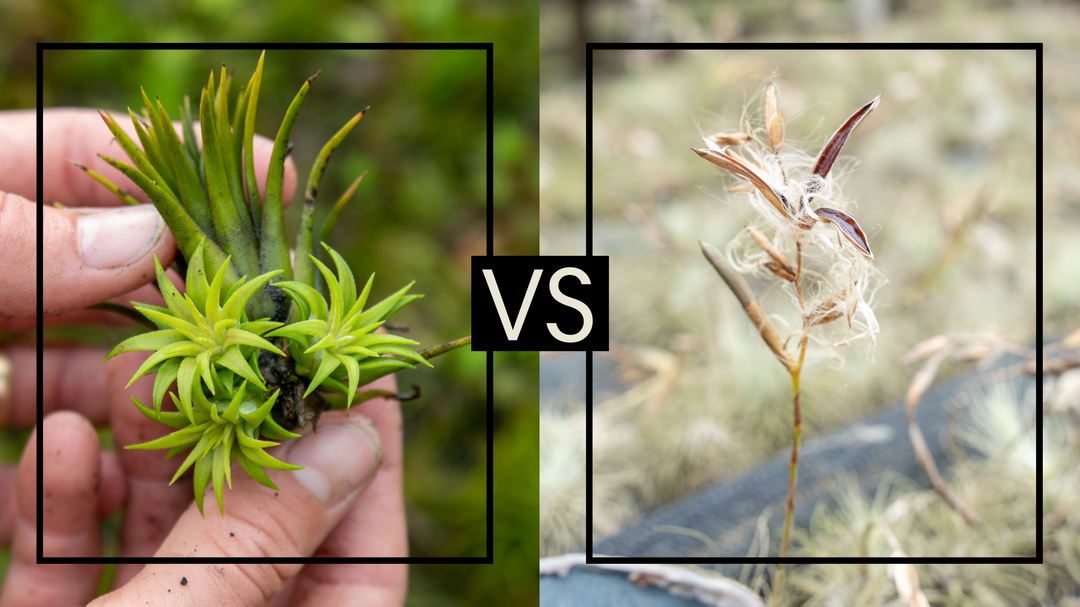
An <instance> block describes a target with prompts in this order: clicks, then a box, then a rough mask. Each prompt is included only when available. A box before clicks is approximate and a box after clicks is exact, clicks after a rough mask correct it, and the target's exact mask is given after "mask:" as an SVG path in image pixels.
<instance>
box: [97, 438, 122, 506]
mask: <svg viewBox="0 0 1080 607" xmlns="http://www.w3.org/2000/svg"><path fill="white" fill-rule="evenodd" d="M126 500H127V482H126V480H125V477H124V472H123V469H122V468H121V467H120V458H119V457H118V456H117V455H116V454H115V453H112V452H110V451H102V452H101V491H100V492H99V493H98V517H99V518H102V519H105V518H108V517H109V516H111V515H112V513H114V512H116V511H117V509H119V508H120V506H122V505H123V504H124V501H126Z"/></svg>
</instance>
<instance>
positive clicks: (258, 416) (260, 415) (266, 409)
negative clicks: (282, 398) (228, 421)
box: [240, 389, 281, 426]
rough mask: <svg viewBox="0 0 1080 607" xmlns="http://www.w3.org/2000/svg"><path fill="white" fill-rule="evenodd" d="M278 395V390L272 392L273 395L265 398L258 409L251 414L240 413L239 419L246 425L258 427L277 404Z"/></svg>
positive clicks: (279, 391) (279, 392)
mask: <svg viewBox="0 0 1080 607" xmlns="http://www.w3.org/2000/svg"><path fill="white" fill-rule="evenodd" d="M279 394H281V390H280V389H278V390H274V393H273V394H271V395H270V398H267V399H266V402H264V403H263V404H261V405H259V408H258V409H256V410H254V411H252V412H251V413H241V414H240V417H242V418H244V421H246V422H247V423H249V424H252V425H253V426H258V425H259V424H261V423H263V420H265V419H266V417H267V416H268V415H270V411H271V409H273V408H274V403H275V402H277V398H278V395H279Z"/></svg>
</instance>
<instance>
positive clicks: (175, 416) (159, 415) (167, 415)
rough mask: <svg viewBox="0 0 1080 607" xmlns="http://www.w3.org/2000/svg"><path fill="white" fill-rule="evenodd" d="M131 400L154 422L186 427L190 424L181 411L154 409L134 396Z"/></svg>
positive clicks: (174, 426)
mask: <svg viewBox="0 0 1080 607" xmlns="http://www.w3.org/2000/svg"><path fill="white" fill-rule="evenodd" d="M131 400H132V401H133V402H134V403H135V406H136V407H138V408H139V411H141V412H142V414H143V415H145V416H146V417H149V418H150V419H152V420H154V421H156V422H161V423H163V424H165V425H166V426H169V427H171V428H187V427H188V426H190V425H191V423H190V422H189V421H188V418H186V417H184V414H183V413H180V412H178V411H165V412H162V411H154V410H152V409H150V408H149V407H147V406H146V405H144V404H142V403H140V402H139V399H137V398H135V397H134V396H132V397H131Z"/></svg>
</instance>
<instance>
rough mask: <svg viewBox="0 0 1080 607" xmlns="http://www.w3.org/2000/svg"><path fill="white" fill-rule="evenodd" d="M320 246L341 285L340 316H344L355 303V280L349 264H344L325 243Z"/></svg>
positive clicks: (335, 252)
mask: <svg viewBox="0 0 1080 607" xmlns="http://www.w3.org/2000/svg"><path fill="white" fill-rule="evenodd" d="M322 246H323V248H324V249H326V251H327V252H328V253H330V257H332V258H333V260H334V268H335V269H336V270H337V278H338V284H340V285H341V315H342V316H345V314H346V311H347V310H349V309H351V308H352V307H353V305H354V304H355V303H356V279H355V278H353V274H352V270H350V269H349V264H347V263H345V260H344V259H342V257H341V255H338V252H337V251H335V250H333V249H331V248H330V247H329V246H328V245H327V244H326V243H325V242H324V243H323V245H322Z"/></svg>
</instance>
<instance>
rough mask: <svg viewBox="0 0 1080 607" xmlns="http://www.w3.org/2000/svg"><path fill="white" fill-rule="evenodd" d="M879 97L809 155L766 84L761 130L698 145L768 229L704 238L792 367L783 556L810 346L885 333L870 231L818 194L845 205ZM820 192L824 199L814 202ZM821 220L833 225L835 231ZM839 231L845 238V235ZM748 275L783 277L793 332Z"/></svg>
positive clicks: (769, 341)
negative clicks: (795, 141) (846, 170)
mask: <svg viewBox="0 0 1080 607" xmlns="http://www.w3.org/2000/svg"><path fill="white" fill-rule="evenodd" d="M879 99H880V97H879V98H875V99H874V100H872V101H870V102H869V103H867V104H866V105H864V106H863V107H861V108H860V109H859V110H858V111H856V112H855V113H854V114H853V115H852V116H851V117H850V118H848V120H847V121H846V122H845V123H844V124H843V125H842V126H841V127H840V128H839V129H838V130H837V131H836V133H834V134H833V135H832V137H831V138H830V139H829V141H828V142H827V143H826V144H825V147H824V148H823V149H822V151H821V153H820V154H818V155H817V156H816V157H810V156H808V155H806V154H804V153H802V152H800V151H798V150H795V149H792V148H791V147H790V146H785V145H784V143H783V140H784V113H783V112H782V111H779V109H778V103H777V93H776V87H775V85H774V84H773V83H772V82H770V83H769V84H768V85H767V87H766V90H765V111H764V121H765V124H764V128H763V129H760V130H759V131H758V132H755V130H754V129H752V128H751V127H750V125H749V120H745V122H746V129H745V131H744V132H738V133H717V134H714V135H710V136H707V137H704V138H703V139H704V140H705V143H706V145H707V148H706V149H695V150H694V152H696V153H697V154H698V155H699V156H700V157H702V158H704V159H705V160H708V161H709V162H711V163H713V164H715V165H717V166H719V167H721V168H723V169H724V170H726V171H727V172H728V173H730V174H731V175H733V176H734V177H736V178H738V179H739V180H740V181H741V182H742V183H741V184H740V185H738V186H736V187H735V188H733V189H732V191H733V192H742V193H747V194H749V195H750V200H751V204H752V205H753V206H754V208H755V210H756V211H758V217H759V219H760V224H762V225H761V226H760V227H761V228H762V230H765V231H766V232H771V237H770V236H768V235H767V234H766V233H764V232H762V230H759V229H757V228H755V227H753V226H749V227H747V229H746V230H744V231H743V232H742V233H740V235H739V237H737V238H736V239H735V240H734V241H732V242H731V244H730V245H729V246H728V255H727V256H725V255H724V253H722V252H721V251H719V250H718V249H716V248H715V247H713V246H712V245H709V244H707V243H701V247H702V251H703V253H704V254H705V257H706V258H707V259H708V260H709V262H710V263H711V264H712V266H713V267H714V268H715V269H716V271H717V272H718V273H719V274H720V276H721V278H722V279H723V280H724V282H725V283H726V284H727V286H728V287H729V288H730V289H731V291H732V293H733V294H734V295H735V297H736V298H737V299H738V300H739V303H740V304H741V305H742V307H743V309H744V311H745V312H746V314H747V316H749V317H750V320H751V322H752V323H753V324H754V327H755V328H757V330H758V332H759V333H760V334H761V337H762V339H764V341H765V343H766V345H768V347H769V349H770V350H771V351H772V352H773V354H774V355H775V356H776V357H777V358H778V359H779V360H780V362H781V363H782V364H783V365H784V369H785V370H786V371H787V372H788V374H789V375H790V376H791V387H792V402H793V432H792V434H793V437H792V446H791V463H790V473H789V477H788V492H787V503H786V512H785V517H784V532H783V538H782V540H781V545H780V556H781V558H783V557H786V556H787V555H788V549H789V546H790V540H791V524H792V519H793V515H794V511H795V492H796V486H797V484H798V470H799V468H798V466H799V445H800V442H801V439H802V418H801V412H800V395H801V393H800V389H799V385H800V378H801V375H802V372H803V363H804V362H805V360H806V354H807V348H808V345H809V344H811V343H814V344H815V345H818V346H820V349H821V350H822V351H823V352H826V353H830V354H831V355H832V356H833V357H834V358H837V359H842V356H841V355H840V351H841V350H840V348H841V347H843V346H845V345H847V344H849V343H851V342H852V341H854V340H856V339H859V338H866V339H867V340H868V341H870V343H871V344H872V343H873V342H874V338H875V335H876V334H877V332H878V324H877V320H876V318H875V316H874V313H873V310H872V308H871V304H872V299H873V293H874V289H875V288H876V285H877V283H880V282H881V281H879V280H877V279H878V276H879V275H878V272H877V271H876V270H875V269H874V267H873V265H872V264H871V263H870V262H871V261H872V260H873V259H874V255H873V253H871V251H870V245H869V242H868V239H867V237H866V234H865V233H864V232H863V230H862V228H861V227H859V224H858V222H856V221H855V219H854V218H852V217H851V216H850V215H848V214H847V213H845V212H844V211H842V210H838V209H835V208H830V207H825V206H821V204H820V203H821V202H822V201H824V202H826V203H828V204H831V205H834V206H841V207H842V206H844V205H846V204H848V201H846V200H844V199H843V198H841V196H840V194H839V188H838V187H837V186H836V184H835V183H834V181H833V178H832V177H830V175H829V171H830V169H831V168H832V166H833V164H834V163H835V161H836V159H837V156H838V155H839V153H840V150H841V148H842V147H843V146H844V143H845V142H846V141H847V139H848V137H849V136H850V135H851V133H852V132H853V131H854V130H855V128H856V127H857V126H858V125H859V124H860V123H861V122H862V120H863V119H864V118H866V117H867V116H869V115H870V113H871V112H873V111H874V108H875V107H877V104H878V101H879ZM761 131H763V132H761ZM759 134H760V135H761V136H760V137H759ZM733 148H738V149H739V152H741V153H742V154H745V156H743V155H740V153H737V152H735V151H733ZM802 167H805V168H807V169H809V174H808V175H807V176H806V177H805V179H802V180H796V179H794V178H792V173H789V171H791V170H792V169H793V168H795V169H798V168H802ZM815 200H816V201H817V202H818V206H817V208H811V206H810V205H811V203H812V202H815ZM818 224H826V225H829V226H834V227H836V228H837V231H838V233H837V232H834V231H833V230H828V229H822V228H823V226H818ZM841 236H842V237H843V238H844V240H840V237H841ZM845 242H846V243H847V244H849V245H851V246H846V245H845ZM792 257H794V261H792ZM729 258H730V261H729ZM743 274H750V275H754V276H756V277H757V278H759V279H761V280H763V281H765V282H772V283H774V284H777V285H778V286H779V290H780V291H781V292H783V293H784V294H785V295H787V296H788V298H789V300H790V302H791V304H792V306H791V307H792V308H793V311H794V312H796V313H797V317H796V318H795V319H792V320H786V319H785V320H786V322H787V324H788V326H792V327H795V328H794V330H792V331H791V332H790V333H789V334H788V335H787V336H783V335H782V334H781V333H780V331H779V330H778V329H777V328H776V325H775V324H774V323H773V320H772V319H771V318H770V315H769V314H768V313H767V312H766V311H765V309H764V307H763V306H762V305H761V303H760V302H759V301H758V299H757V297H755V296H754V294H753V292H752V291H751V290H750V287H749V285H748V284H747V282H746V280H745V279H744V278H743V276H742V275H743ZM837 321H842V322H837ZM774 588H775V589H776V591H775V592H774V598H775V599H776V600H778V599H779V597H780V592H781V591H782V589H783V565H781V568H780V575H779V576H778V579H777V583H776V586H775V587H774Z"/></svg>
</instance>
